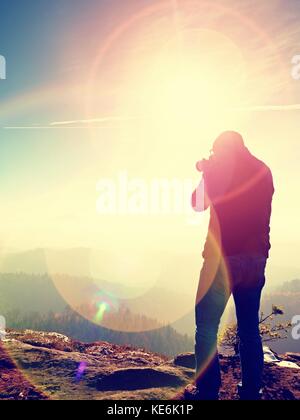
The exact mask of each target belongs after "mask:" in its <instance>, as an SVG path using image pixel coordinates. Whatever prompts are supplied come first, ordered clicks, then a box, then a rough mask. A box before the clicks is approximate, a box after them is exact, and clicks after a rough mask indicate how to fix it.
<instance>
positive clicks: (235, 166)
mask: <svg viewBox="0 0 300 420" xmlns="http://www.w3.org/2000/svg"><path fill="white" fill-rule="evenodd" d="M197 170H198V171H200V172H201V173H202V174H203V178H202V181H201V183H200V185H199V187H198V188H197V189H196V190H195V191H194V193H193V195H192V206H193V208H194V209H195V210H196V211H204V210H206V209H207V208H208V207H210V223H209V229H208V235H207V239H206V243H205V248H204V252H203V257H204V264H203V267H202V270H201V274H200V280H199V287H198V292H197V298H196V308H195V313H196V336H195V339H196V343H195V357H196V380H195V387H194V388H192V389H188V390H187V393H189V392H192V393H193V395H194V398H195V399H208V400H216V399H218V393H219V389H220V385H221V375H220V367H219V359H218V351H217V335H218V329H219V324H220V320H221V317H222V315H223V312H224V310H225V308H226V305H227V302H228V300H229V297H230V295H231V293H232V294H233V297H234V301H235V307H236V315H237V321H238V334H239V341H240V357H241V365H242V383H241V384H239V386H238V392H239V395H240V398H241V399H246V400H247V399H250V400H251V399H252V400H257V399H260V397H261V387H262V371H263V349H262V342H261V337H260V332H259V307H260V298H261V292H262V289H263V287H264V284H265V267H266V262H267V258H268V256H269V249H270V242H269V233H270V217H271V203H272V197H273V193H274V188H273V180H272V174H271V171H270V169H269V168H268V167H267V166H266V165H265V164H264V163H263V162H261V161H260V160H258V159H257V158H255V157H254V156H253V155H252V154H251V153H250V152H249V150H248V149H247V148H246V147H245V145H244V141H243V138H242V137H241V135H240V134H238V133H236V132H225V133H223V134H221V135H220V136H219V137H218V138H217V139H216V141H215V142H214V145H213V149H212V155H211V156H210V158H209V159H208V160H202V161H200V162H198V163H197Z"/></svg>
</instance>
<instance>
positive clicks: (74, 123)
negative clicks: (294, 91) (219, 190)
mask: <svg viewBox="0 0 300 420" xmlns="http://www.w3.org/2000/svg"><path fill="white" fill-rule="evenodd" d="M231 110H232V111H244V112H278V111H282V112H288V111H300V104H291V105H256V106H248V107H232V108H231ZM141 118H145V117H137V116H135V117H118V116H116V117H113V116H112V117H102V118H90V119H82V120H69V121H53V122H51V123H50V124H49V125H28V126H25V125H15V126H4V127H1V128H3V129H5V130H46V129H59V128H67V129H68V128H70V129H83V128H90V127H91V126H93V127H97V125H96V124H100V125H99V127H100V126H101V125H103V124H106V123H110V122H126V121H134V120H138V119H141Z"/></svg>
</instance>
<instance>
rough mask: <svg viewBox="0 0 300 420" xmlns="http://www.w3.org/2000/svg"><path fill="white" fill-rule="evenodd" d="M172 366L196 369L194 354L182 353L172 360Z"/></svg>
mask: <svg viewBox="0 0 300 420" xmlns="http://www.w3.org/2000/svg"><path fill="white" fill-rule="evenodd" d="M173 363H174V365H176V366H182V367H186V368H189V369H195V368H196V362H195V354H194V353H182V354H179V355H178V356H176V357H175V359H174V360H173Z"/></svg>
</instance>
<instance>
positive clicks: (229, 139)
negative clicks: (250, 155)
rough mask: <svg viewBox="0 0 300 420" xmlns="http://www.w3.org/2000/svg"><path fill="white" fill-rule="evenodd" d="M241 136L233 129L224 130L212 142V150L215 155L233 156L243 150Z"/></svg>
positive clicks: (243, 145)
mask: <svg viewBox="0 0 300 420" xmlns="http://www.w3.org/2000/svg"><path fill="white" fill-rule="evenodd" d="M245 149H246V148H245V144H244V140H243V137H242V136H241V135H240V134H239V133H237V132H235V131H225V132H224V133H222V134H220V136H219V137H217V139H216V140H215V142H214V144H213V148H212V151H213V153H214V155H215V156H216V157H226V156H235V155H238V154H239V153H240V152H242V151H244V150H245Z"/></svg>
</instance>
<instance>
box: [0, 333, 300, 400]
mask: <svg viewBox="0 0 300 420" xmlns="http://www.w3.org/2000/svg"><path fill="white" fill-rule="evenodd" d="M194 367H195V366H194V355H193V354H192V353H186V354H181V355H178V356H177V357H175V359H168V358H167V357H165V356H163V355H159V354H154V353H150V352H148V351H146V350H145V349H135V348H132V347H129V346H118V345H114V344H111V343H107V342H96V343H81V342H78V341H74V340H71V339H70V338H68V337H66V336H64V335H61V334H56V333H44V332H35V331H23V332H17V331H10V332H8V334H7V335H6V337H5V339H4V340H3V341H2V342H1V344H0V399H1V400H9V399H16V400H34V399H35V400H37V399H53V400H67V399H71V400H74V399H76V400H78V399H83V400H84V399H88V400H90V399H91V400H141V399H142V400H183V399H189V397H188V393H187V392H185V388H186V387H187V385H188V384H191V383H192V382H193V377H194ZM221 367H222V373H223V387H222V390H221V395H220V396H221V399H224V400H228V399H229V400H235V399H237V394H236V384H237V383H238V382H239V380H240V365H239V361H238V359H237V358H235V357H234V356H221ZM264 385H265V386H264V394H263V399H265V400H299V399H300V354H298V353H286V354H285V355H282V356H278V355H276V358H274V360H268V362H267V363H266V366H265V373H264Z"/></svg>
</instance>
